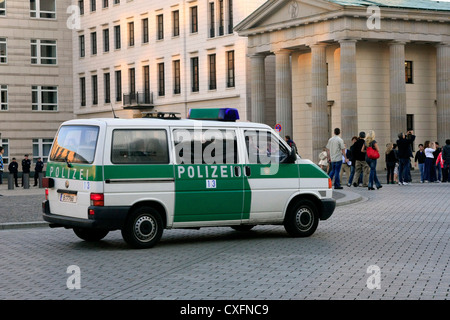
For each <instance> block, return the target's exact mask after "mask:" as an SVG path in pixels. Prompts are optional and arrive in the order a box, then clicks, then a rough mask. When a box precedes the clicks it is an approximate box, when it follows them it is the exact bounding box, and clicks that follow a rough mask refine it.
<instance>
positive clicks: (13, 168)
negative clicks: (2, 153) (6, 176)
mask: <svg viewBox="0 0 450 320" xmlns="http://www.w3.org/2000/svg"><path fill="white" fill-rule="evenodd" d="M8 171H9V173H10V174H12V175H13V176H14V182H15V185H16V187H19V183H18V182H17V177H18V173H19V164H18V163H17V161H16V158H12V161H11V163H10V164H9V166H8Z"/></svg>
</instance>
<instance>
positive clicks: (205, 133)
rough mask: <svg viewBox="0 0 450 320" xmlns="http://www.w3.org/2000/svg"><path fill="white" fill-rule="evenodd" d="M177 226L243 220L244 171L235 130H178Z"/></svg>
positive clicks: (175, 142)
mask: <svg viewBox="0 0 450 320" xmlns="http://www.w3.org/2000/svg"><path fill="white" fill-rule="evenodd" d="M173 140H174V149H175V173H174V174H175V211H174V224H178V226H180V224H181V225H189V224H192V225H199V222H201V223H200V224H201V225H208V224H209V225H217V224H230V223H231V224H235V223H238V222H240V221H241V216H242V206H243V171H242V165H241V164H239V162H238V148H237V136H236V130H235V129H222V128H221V129H217V128H211V129H204V128H202V129H194V130H192V129H182V128H179V129H174V130H173Z"/></svg>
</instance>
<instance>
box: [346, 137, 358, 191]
mask: <svg viewBox="0 0 450 320" xmlns="http://www.w3.org/2000/svg"><path fill="white" fill-rule="evenodd" d="M356 141H358V137H357V136H353V137H352V145H351V147H350V158H349V160H350V161H349V162H350V177H349V178H348V182H347V186H348V187H351V186H352V182H353V177H354V176H355V159H354V157H353V152H354V147H353V146H354V145H355V142H356ZM347 158H348V157H347ZM358 179H359V178H358Z"/></svg>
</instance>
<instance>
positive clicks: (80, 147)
mask: <svg viewBox="0 0 450 320" xmlns="http://www.w3.org/2000/svg"><path fill="white" fill-rule="evenodd" d="M98 131H99V128H98V127H96V126H75V125H74V126H62V127H61V128H60V129H59V132H58V135H57V137H56V139H55V142H54V143H53V147H52V150H51V152H50V160H51V161H59V162H68V163H92V162H93V161H94V155H95V149H96V146H97V139H98Z"/></svg>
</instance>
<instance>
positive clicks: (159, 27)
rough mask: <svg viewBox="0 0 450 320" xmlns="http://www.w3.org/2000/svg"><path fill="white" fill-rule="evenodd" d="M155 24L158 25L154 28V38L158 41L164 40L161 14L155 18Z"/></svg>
mask: <svg viewBox="0 0 450 320" xmlns="http://www.w3.org/2000/svg"><path fill="white" fill-rule="evenodd" d="M157 22H158V25H157V26H156V30H157V35H156V38H157V39H158V40H162V39H164V16H163V15H162V14H159V15H158V16H157Z"/></svg>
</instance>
